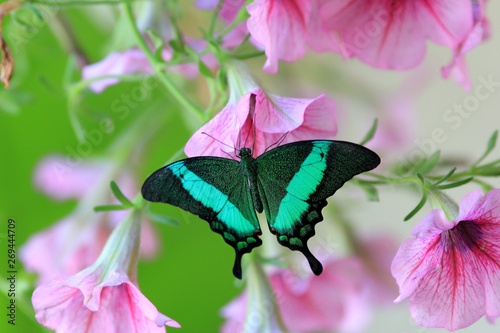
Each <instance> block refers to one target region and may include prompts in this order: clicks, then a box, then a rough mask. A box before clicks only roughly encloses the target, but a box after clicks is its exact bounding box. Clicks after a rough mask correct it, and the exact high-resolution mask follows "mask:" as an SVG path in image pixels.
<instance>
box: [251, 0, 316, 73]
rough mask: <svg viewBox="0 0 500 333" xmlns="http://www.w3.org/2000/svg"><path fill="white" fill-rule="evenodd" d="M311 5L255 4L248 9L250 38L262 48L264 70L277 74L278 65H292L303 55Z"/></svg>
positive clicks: (291, 1)
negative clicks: (290, 62)
mask: <svg viewBox="0 0 500 333" xmlns="http://www.w3.org/2000/svg"><path fill="white" fill-rule="evenodd" d="M313 3H314V1H311V0H288V1H276V0H256V1H254V2H252V3H251V4H250V5H248V7H247V10H248V13H249V14H250V18H249V19H248V21H247V26H248V30H249V32H250V34H251V35H252V37H253V38H254V40H255V41H257V42H258V43H259V44H261V45H262V46H263V47H264V50H265V52H266V56H267V61H266V63H265V64H264V68H263V69H264V70H265V71H266V72H269V73H276V72H277V71H278V61H279V60H284V61H296V60H297V59H299V58H302V57H303V56H304V55H305V53H306V50H307V49H306V39H307V33H308V29H309V20H310V19H311V11H312V7H313Z"/></svg>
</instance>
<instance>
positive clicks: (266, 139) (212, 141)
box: [184, 64, 337, 157]
mask: <svg viewBox="0 0 500 333" xmlns="http://www.w3.org/2000/svg"><path fill="white" fill-rule="evenodd" d="M241 66H242V65H241V64H236V65H234V67H233V68H232V70H228V80H229V86H230V97H229V102H228V104H227V105H226V106H225V107H224V109H222V111H221V112H219V113H218V114H217V115H216V116H215V117H214V118H212V120H210V121H209V122H208V123H207V124H205V125H204V126H203V127H202V128H200V129H199V130H198V131H197V132H196V133H194V134H193V136H192V137H191V138H190V139H189V141H188V142H187V144H186V147H185V149H184V151H185V153H186V155H187V156H199V155H213V156H222V157H227V156H228V155H232V156H233V157H234V156H235V153H234V151H232V152H225V151H222V148H224V147H223V146H221V144H220V143H222V144H224V145H226V146H229V147H235V148H241V147H251V148H252V149H253V155H254V156H258V155H260V154H262V153H263V152H264V151H265V150H266V149H268V148H269V147H270V146H272V145H275V144H276V143H277V142H279V141H280V140H281V139H283V137H284V139H283V141H281V142H282V143H287V142H293V141H298V140H307V139H328V138H331V137H332V136H334V135H335V134H336V132H337V124H336V120H335V111H334V104H333V101H332V100H331V99H329V98H328V97H326V96H325V95H324V94H322V95H320V96H318V97H316V98H314V99H303V98H290V97H282V96H277V95H273V94H268V93H266V92H265V91H264V90H262V89H261V88H260V87H259V86H258V85H257V84H256V83H255V82H254V81H253V80H252V79H251V78H250V76H249V74H248V73H247V72H246V70H245V69H244V68H243V67H241ZM230 67H231V66H228V68H230ZM251 94H254V95H256V98H255V101H256V103H255V110H250V108H249V103H250V102H249V101H250V96H251ZM204 133H206V134H204Z"/></svg>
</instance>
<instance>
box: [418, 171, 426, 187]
mask: <svg viewBox="0 0 500 333" xmlns="http://www.w3.org/2000/svg"><path fill="white" fill-rule="evenodd" d="M417 178H418V179H419V180H420V181H421V182H422V185H424V184H425V179H424V177H423V176H422V175H421V174H420V173H417Z"/></svg>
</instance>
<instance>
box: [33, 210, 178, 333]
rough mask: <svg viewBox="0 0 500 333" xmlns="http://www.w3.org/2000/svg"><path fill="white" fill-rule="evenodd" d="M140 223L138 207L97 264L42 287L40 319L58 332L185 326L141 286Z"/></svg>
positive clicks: (36, 298) (37, 296) (36, 300)
mask: <svg viewBox="0 0 500 333" xmlns="http://www.w3.org/2000/svg"><path fill="white" fill-rule="evenodd" d="M140 224H141V220H140V212H139V211H132V212H131V213H130V215H129V216H128V217H127V218H126V219H125V220H124V221H123V222H122V223H120V224H119V225H118V227H117V228H116V229H115V231H114V232H113V233H112V235H111V236H110V237H109V239H108V241H107V243H106V246H105V248H104V249H103V251H102V253H101V255H100V256H99V258H98V259H97V261H96V262H95V263H94V264H93V265H92V266H90V267H88V268H86V269H84V270H82V271H80V272H79V273H77V274H76V275H73V276H71V277H69V278H66V279H63V278H60V277H57V278H54V279H52V280H50V281H48V282H45V283H43V284H41V285H40V286H38V287H37V288H36V289H35V291H34V293H33V297H32V302H33V307H34V309H35V315H36V319H37V320H38V321H39V322H40V323H41V324H42V325H44V326H46V327H48V328H50V329H53V330H56V331H58V332H165V325H168V326H172V327H180V325H179V324H178V323H177V322H176V321H175V320H173V319H170V318H168V317H166V316H165V315H163V314H161V313H159V312H158V310H157V309H156V307H155V306H154V305H153V304H152V303H151V302H150V301H149V300H148V299H147V298H146V297H145V296H144V295H143V294H142V293H141V292H140V290H139V289H138V287H137V257H138V248H139V239H140V237H138V236H139V233H140Z"/></svg>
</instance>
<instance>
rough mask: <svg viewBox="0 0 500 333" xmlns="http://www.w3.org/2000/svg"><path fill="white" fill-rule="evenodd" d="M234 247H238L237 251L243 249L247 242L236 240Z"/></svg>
mask: <svg viewBox="0 0 500 333" xmlns="http://www.w3.org/2000/svg"><path fill="white" fill-rule="evenodd" d="M236 247H237V248H238V251H241V250H243V249H246V248H247V247H248V244H247V243H246V242H238V244H236Z"/></svg>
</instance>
